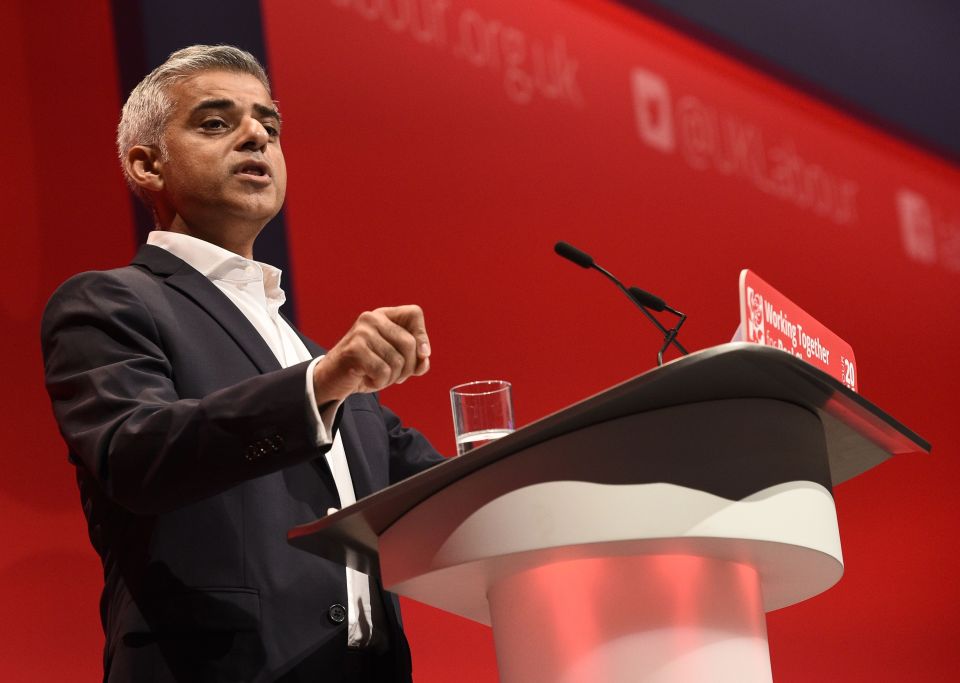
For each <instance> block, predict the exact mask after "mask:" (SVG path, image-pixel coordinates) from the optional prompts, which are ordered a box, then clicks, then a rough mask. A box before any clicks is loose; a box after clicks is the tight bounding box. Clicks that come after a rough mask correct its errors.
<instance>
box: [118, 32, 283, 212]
mask: <svg viewBox="0 0 960 683" xmlns="http://www.w3.org/2000/svg"><path fill="white" fill-rule="evenodd" d="M218 70H219V71H235V72H239V73H245V74H250V75H251V76H255V77H256V78H257V79H258V80H259V81H260V82H261V83H263V87H264V88H266V89H267V93H269V92H270V79H268V78H267V74H266V72H265V71H264V70H263V67H262V66H261V65H260V62H258V61H257V58H256V57H254V56H253V55H252V54H250V53H249V52H246V51H245V50H241V49H240V48H237V47H233V46H232V45H192V46H190V47H185V48H183V49H182V50H177V51H176V52H174V53H172V54H171V55H170V56H169V57H167V61H165V62H164V63H163V64H161V65H160V66H158V67H157V68H156V69H154V70H153V71H151V72H150V73H149V74H147V75H146V77H144V79H143V80H142V81H140V83H139V84H137V87H135V88H134V89H133V90H132V91H131V93H130V96H129V97H128V98H127V101H126V104H124V105H123V113H122V114H121V115H120V124H119V125H118V126H117V152H118V154H119V155H120V166H121V167H122V168H123V174H124V176H125V177H126V180H127V185H129V186H130V189H131V190H133V193H134V194H135V195H137V197H139V198H140V199H141V200H143V202H144V203H145V204H146V205H147V206H148V207H151V208H152V206H151V203H150V197H149V194H148V193H147V191H146V190H144V189H143V188H142V187H140V186H139V185H137V184H136V183H135V182H134V181H133V178H132V177H131V175H130V169H129V168H128V164H127V153H128V152H129V151H130V148H131V147H134V146H136V145H145V146H152V147H157V148H158V149H159V150H160V155H161V158H166V156H167V151H166V147H165V145H164V142H163V129H164V127H165V126H166V125H167V120H168V119H169V117H170V114H171V112H172V111H173V105H174V102H173V100H171V99H170V95H169V92H168V91H169V89H170V86H172V85H173V84H174V83H176V82H177V81H178V80H180V79H183V78H187V77H189V76H193V75H194V74H197V73H200V72H202V71H218Z"/></svg>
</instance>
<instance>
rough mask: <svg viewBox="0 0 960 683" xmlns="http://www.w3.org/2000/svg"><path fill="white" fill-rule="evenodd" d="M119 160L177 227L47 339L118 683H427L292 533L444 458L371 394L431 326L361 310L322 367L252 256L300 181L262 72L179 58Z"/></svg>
mask: <svg viewBox="0 0 960 683" xmlns="http://www.w3.org/2000/svg"><path fill="white" fill-rule="evenodd" d="M118 146H119V148H120V155H121V161H122V164H123V167H124V171H125V173H126V175H127V179H128V182H129V183H130V185H131V187H132V188H133V189H134V191H135V192H136V193H137V194H138V195H140V196H141V197H142V198H143V199H144V200H145V201H146V202H147V203H148V205H149V206H150V207H151V208H152V209H153V212H154V215H155V218H156V222H157V226H158V228H159V230H158V231H155V232H153V233H151V235H150V239H149V240H148V244H147V245H145V246H144V247H142V248H141V250H140V251H139V253H138V254H137V256H136V258H135V259H134V261H133V263H132V264H131V265H130V266H128V267H126V268H120V269H117V270H113V271H107V272H94V273H83V274H81V275H78V276H75V277H74V278H72V279H70V280H69V281H67V282H66V283H65V284H64V285H63V286H61V288H60V289H59V290H58V291H57V292H56V293H55V294H54V295H53V297H52V298H51V300H50V302H49V304H48V306H47V309H46V311H45V314H44V319H43V326H42V339H43V351H44V358H45V369H46V378H47V387H48V391H49V393H50V397H51V400H52V403H53V408H54V413H55V415H56V417H57V421H58V423H59V426H60V429H61V432H62V433H63V436H64V439H65V440H66V442H67V445H68V447H69V451H70V458H71V460H72V462H73V463H74V464H75V465H76V468H77V480H78V482H79V486H80V492H81V498H82V502H83V507H84V511H85V514H86V516H87V520H88V525H89V531H90V538H91V541H92V543H93V545H94V547H95V548H96V550H97V552H98V553H99V554H100V556H101V558H102V561H103V565H104V582H105V587H104V591H103V596H102V599H101V616H102V619H103V626H104V631H105V633H106V646H105V650H104V671H105V673H104V679H105V680H109V681H137V682H138V683H139V682H141V681H144V682H146V681H276V680H283V681H406V680H409V679H410V668H411V667H410V657H409V649H408V647H407V643H406V640H405V638H404V636H403V632H402V630H401V628H400V622H399V607H398V603H397V601H396V599H395V597H394V596H391V595H390V594H387V593H384V592H383V591H382V587H381V586H380V585H379V582H378V580H377V577H369V578H368V577H366V576H365V575H363V574H358V573H357V572H353V571H352V570H347V569H345V568H344V567H343V566H339V565H335V564H332V563H330V562H328V561H326V560H322V559H319V558H317V557H314V556H312V555H309V554H307V553H304V552H301V551H298V550H294V549H292V548H291V547H290V546H288V545H287V543H286V532H287V530H288V529H289V528H290V527H292V526H294V525H297V524H301V523H304V522H308V521H311V520H313V519H315V518H316V517H318V516H322V515H324V514H327V513H328V512H329V511H330V510H331V509H334V508H339V507H342V506H344V505H348V504H350V503H351V502H353V501H354V500H355V499H357V498H360V497H362V496H364V495H367V494H369V493H372V492H374V491H376V490H378V489H380V488H383V487H384V486H387V485H388V484H390V483H392V482H395V481H398V480H400V479H402V478H404V477H406V476H409V475H411V474H414V473H416V472H419V471H422V470H424V469H426V468H428V467H430V466H432V465H434V464H436V463H437V462H439V461H440V460H442V458H441V457H440V456H439V455H438V454H437V453H436V452H435V451H434V449H433V448H432V447H431V446H430V445H429V443H427V441H426V440H425V439H424V438H423V437H422V436H421V435H420V434H419V433H417V432H416V431H414V430H411V429H407V428H405V427H403V426H402V425H401V424H400V422H399V420H398V419H397V417H396V416H395V415H394V414H393V413H391V412H390V411H389V410H388V409H387V408H385V407H383V406H382V405H381V404H380V403H379V400H378V398H377V396H376V393H375V392H377V391H379V390H381V389H384V388H386V387H388V386H390V385H392V384H395V383H398V382H403V381H405V380H406V379H408V378H410V377H413V376H418V375H422V374H423V373H425V372H426V371H427V370H428V369H429V362H430V361H429V356H430V344H429V339H428V337H427V333H426V328H425V326H424V321H423V315H422V312H421V311H420V309H419V308H418V307H416V306H399V307H394V308H383V309H378V310H376V311H373V312H368V313H364V314H362V315H361V316H360V317H359V318H358V320H357V322H356V323H355V324H354V325H353V327H352V328H351V329H350V330H349V331H348V332H347V334H346V335H345V336H344V337H343V338H342V339H341V340H340V341H339V342H338V343H337V344H336V345H334V346H333V347H332V348H331V349H330V350H329V351H327V352H324V351H323V350H322V349H320V348H319V347H317V346H315V345H314V344H313V343H312V342H310V341H309V340H307V339H305V338H303V337H301V336H299V333H297V332H296V331H294V330H293V329H292V328H291V327H290V325H289V324H288V323H287V322H286V321H285V320H284V319H283V317H282V316H280V315H279V313H278V308H279V306H280V304H281V303H282V302H283V293H282V290H280V287H279V277H280V275H279V272H278V271H276V269H273V268H271V267H270V266H268V265H266V264H260V263H257V262H255V261H253V260H252V250H253V243H254V240H255V239H256V237H257V235H258V234H259V233H260V231H261V229H262V228H263V226H264V225H265V224H266V223H267V222H268V221H269V220H270V219H271V218H272V217H273V216H274V215H276V213H277V212H278V211H279V210H280V207H281V205H282V203H283V198H284V192H285V188H286V170H285V166H284V160H283V154H282V151H281V149H280V115H279V113H278V112H277V110H276V107H275V104H274V103H273V102H272V100H271V97H270V89H269V82H268V80H267V77H266V75H265V74H264V72H263V70H262V68H261V67H260V65H259V64H258V63H257V62H256V60H255V59H254V58H253V57H252V56H251V55H249V54H247V53H245V52H243V51H241V50H238V49H236V48H232V47H226V46H214V47H211V46H194V47H192V48H187V49H185V50H181V51H179V52H176V53H174V54H173V55H171V56H170V58H169V59H168V60H167V62H165V63H164V64H163V65H161V66H160V67H158V68H157V69H156V70H154V72H152V73H151V74H150V75H148V76H147V77H146V78H145V79H144V81H143V82H141V84H140V85H139V86H138V87H137V88H136V89H135V90H134V91H133V92H132V93H131V95H130V98H129V99H128V101H127V103H126V105H125V106H124V112H123V117H122V119H121V123H120V127H119V132H118ZM336 287H337V283H331V287H330V291H334V290H335V289H336Z"/></svg>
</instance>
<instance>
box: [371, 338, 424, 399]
mask: <svg viewBox="0 0 960 683" xmlns="http://www.w3.org/2000/svg"><path fill="white" fill-rule="evenodd" d="M407 336H408V337H409V335H407ZM364 342H365V344H366V346H367V351H368V353H369V354H370V355H371V356H372V357H373V358H371V360H370V367H371V368H372V369H375V370H378V371H379V369H380V365H379V364H377V362H376V361H377V360H379V361H380V362H381V363H382V364H383V365H385V366H386V367H387V369H388V372H387V374H386V376H385V377H384V376H382V374H379V375H377V380H378V382H380V387H379V388H380V389H385V388H387V387H388V386H390V385H391V384H395V383H396V382H402V381H403V380H405V379H406V378H407V377H409V376H410V374H411V373H412V367H413V363H412V362H411V361H410V360H409V359H408V358H407V357H406V356H405V355H404V354H403V352H402V351H400V350H399V349H397V347H396V346H395V345H394V343H393V342H391V341H390V340H389V339H387V338H386V336H384V334H382V333H381V331H380V330H374V331H373V333H372V334H370V335H369V336H365V337H364ZM407 346H408V347H409V348H410V349H411V352H410V355H411V357H413V352H412V349H413V340H412V337H411V338H410V339H409V340H408V343H407ZM408 366H410V368H409V369H408Z"/></svg>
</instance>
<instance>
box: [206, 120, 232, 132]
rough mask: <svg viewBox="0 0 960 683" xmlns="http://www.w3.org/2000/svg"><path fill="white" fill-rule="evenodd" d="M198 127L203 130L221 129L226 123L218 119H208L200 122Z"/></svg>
mask: <svg viewBox="0 0 960 683" xmlns="http://www.w3.org/2000/svg"><path fill="white" fill-rule="evenodd" d="M200 127H201V128H203V129H204V130H222V129H223V128H226V127H227V124H226V123H224V122H223V121H221V120H220V119H210V120H209V121H204V122H203V123H201V124H200Z"/></svg>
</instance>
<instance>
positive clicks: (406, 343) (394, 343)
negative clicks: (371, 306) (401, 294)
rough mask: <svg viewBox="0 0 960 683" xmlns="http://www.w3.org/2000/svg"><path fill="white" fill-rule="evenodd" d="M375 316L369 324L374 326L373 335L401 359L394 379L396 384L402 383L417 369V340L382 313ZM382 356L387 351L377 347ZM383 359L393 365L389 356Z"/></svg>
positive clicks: (387, 352) (387, 351) (378, 312)
mask: <svg viewBox="0 0 960 683" xmlns="http://www.w3.org/2000/svg"><path fill="white" fill-rule="evenodd" d="M374 313H375V316H374V318H373V319H371V321H370V322H373V323H375V324H376V326H377V327H376V330H375V333H377V334H379V335H380V337H381V338H382V339H383V340H384V341H385V342H386V343H387V344H389V345H390V346H391V347H392V348H393V350H394V351H395V352H396V353H399V354H400V356H401V357H402V358H403V365H402V367H401V369H400V373H399V375H398V376H397V377H396V378H395V381H397V382H403V381H404V380H406V379H407V378H408V377H410V375H412V374H414V372H415V371H416V369H417V363H418V360H419V357H418V354H417V339H416V337H414V336H413V334H411V333H410V332H409V331H408V330H407V329H406V328H405V327H402V326H401V325H398V324H397V323H395V322H393V321H392V320H391V319H390V318H389V317H388V316H387V315H386V314H385V313H384V312H383V311H375V312H374ZM377 348H378V351H379V352H380V353H383V354H389V350H386V349H381V347H379V346H378V347H377ZM384 359H385V360H387V361H388V362H390V364H391V365H394V360H393V358H392V356H390V355H384Z"/></svg>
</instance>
